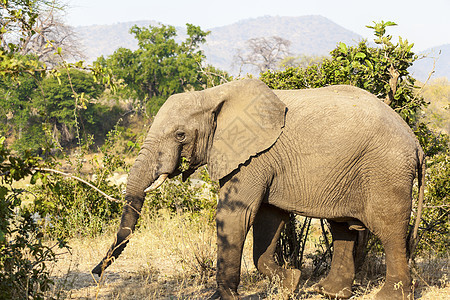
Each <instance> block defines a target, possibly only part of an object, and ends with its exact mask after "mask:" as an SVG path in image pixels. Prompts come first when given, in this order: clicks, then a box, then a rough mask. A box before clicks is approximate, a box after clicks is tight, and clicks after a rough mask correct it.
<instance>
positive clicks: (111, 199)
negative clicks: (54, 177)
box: [33, 168, 141, 215]
mask: <svg viewBox="0 0 450 300" xmlns="http://www.w3.org/2000/svg"><path fill="white" fill-rule="evenodd" d="M33 171H37V172H50V173H55V174H60V175H63V176H65V177H68V178H71V179H75V180H78V181H80V182H82V183H84V184H86V185H87V186H89V187H90V188H92V189H94V190H95V191H97V192H98V193H99V194H101V195H102V196H104V197H105V198H106V199H108V200H110V201H113V202H117V203H122V204H123V205H128V206H129V207H131V208H132V209H133V210H134V211H135V212H136V213H138V214H139V215H141V213H140V212H139V211H138V210H137V209H136V208H134V207H133V206H131V205H130V203H127V202H126V201H122V200H118V199H116V198H114V197H111V196H109V195H108V194H106V193H104V192H103V191H101V190H100V189H98V188H97V187H96V186H94V185H93V184H91V183H89V182H88V181H86V180H84V179H82V178H80V177H78V176H75V175H72V174H69V173H65V172H62V171H59V170H54V169H49V168H34V169H33Z"/></svg>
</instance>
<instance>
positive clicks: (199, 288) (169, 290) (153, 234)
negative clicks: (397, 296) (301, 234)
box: [52, 212, 450, 299]
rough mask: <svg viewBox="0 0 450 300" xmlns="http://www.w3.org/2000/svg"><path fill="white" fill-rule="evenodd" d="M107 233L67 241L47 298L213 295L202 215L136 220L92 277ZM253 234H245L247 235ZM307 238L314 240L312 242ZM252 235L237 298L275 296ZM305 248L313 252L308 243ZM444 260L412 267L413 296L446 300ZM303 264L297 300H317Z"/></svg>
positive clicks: (374, 274) (207, 228) (363, 288)
mask: <svg viewBox="0 0 450 300" xmlns="http://www.w3.org/2000/svg"><path fill="white" fill-rule="evenodd" d="M113 234H114V233H113V232H111V233H109V234H105V235H104V236H101V237H98V238H95V239H87V238H86V239H77V240H73V241H71V242H70V245H71V247H72V251H71V253H65V254H62V255H61V259H60V260H59V262H58V263H57V264H56V265H55V266H54V268H53V276H54V277H55V278H56V280H57V285H56V286H55V289H54V291H53V292H52V296H54V297H56V298H59V299H206V298H208V297H209V296H210V295H212V294H213V293H214V291H215V278H214V268H215V259H216V246H215V228H214V226H212V225H211V224H210V223H208V221H207V220H206V218H204V217H202V216H201V215H200V216H198V217H197V218H195V219H194V220H192V219H190V218H187V217H186V216H182V215H175V216H174V215H171V214H169V213H167V212H161V213H160V214H158V215H155V216H152V217H148V218H146V219H144V220H142V222H141V227H140V229H139V230H138V231H137V232H136V233H135V235H134V236H133V238H132V239H131V240H130V244H129V245H128V246H127V248H126V250H125V251H124V252H123V253H122V255H121V256H120V257H119V259H118V260H117V261H116V262H114V263H113V264H112V265H111V266H110V267H109V268H108V270H107V272H106V274H105V276H104V279H103V280H102V282H96V281H95V280H94V278H93V277H92V276H91V274H90V270H91V269H92V267H93V266H94V265H95V264H96V263H97V262H98V261H99V260H100V259H101V258H102V257H103V255H104V254H105V253H106V250H107V249H108V247H109V245H110V243H111V242H112V240H113ZM249 235H251V233H250V234H249ZM312 238H313V237H312ZM251 240H252V239H251V238H247V241H246V245H245V248H244V257H243V261H242V275H241V285H240V287H239V293H240V294H241V295H242V297H243V299H281V298H284V297H287V296H289V295H283V293H282V291H281V290H280V288H279V282H277V280H275V281H274V282H270V281H269V280H268V279H267V278H265V277H263V276H261V275H260V274H259V273H258V272H257V271H256V269H255V267H254V266H253V262H252V256H251V251H252V247H251ZM307 251H308V252H310V253H312V252H313V251H314V241H312V242H310V243H309V244H308V248H307ZM448 262H449V257H445V258H440V259H437V258H432V257H431V258H426V259H420V260H418V261H417V263H416V265H415V266H413V278H414V279H415V295H416V297H415V298H416V299H450V284H449V264H448ZM312 270H313V266H312V264H311V261H310V260H306V261H305V267H304V268H303V269H302V272H303V273H302V281H301V283H300V288H299V290H298V292H297V293H296V294H295V295H290V296H291V297H293V298H295V299H323V298H322V297H321V296H320V295H317V294H315V293H313V292H312V291H311V286H312V285H313V284H314V283H315V282H317V281H318V280H319V279H320V278H315V277H314V276H313V275H312ZM383 272H384V262H383V259H382V258H380V257H371V258H370V259H367V260H366V262H365V264H364V266H363V268H362V270H361V272H360V273H359V274H358V275H357V278H356V280H355V284H354V295H355V296H354V297H353V298H352V299H371V298H372V297H373V296H374V294H375V293H376V292H377V291H378V290H379V289H380V288H381V285H382V283H383V279H384V273H383Z"/></svg>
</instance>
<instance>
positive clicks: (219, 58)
mask: <svg viewBox="0 0 450 300" xmlns="http://www.w3.org/2000/svg"><path fill="white" fill-rule="evenodd" d="M135 24H137V25H138V26H148V25H150V24H151V25H156V24H158V23H157V22H156V21H137V22H127V23H117V24H113V25H93V26H83V27H77V28H75V30H76V31H77V33H78V35H79V37H80V38H81V40H82V43H83V45H84V47H85V53H86V56H87V61H88V62H92V61H94V60H95V59H96V58H97V57H98V56H100V55H110V54H112V53H113V52H114V51H115V50H116V49H117V48H119V47H126V48H130V49H136V48H137V43H136V41H135V40H134V38H133V36H132V35H131V34H129V30H130V28H131V27H132V26H133V25H135ZM203 29H204V30H206V28H203ZM177 30H178V32H180V34H181V35H184V34H185V32H184V30H185V28H177ZM208 30H211V34H210V35H209V36H208V37H207V44H206V45H205V46H204V47H203V48H204V50H205V54H206V57H207V60H208V62H209V63H211V64H213V65H214V66H217V67H219V68H222V69H224V70H228V71H231V66H232V63H233V57H234V55H235V54H236V51H237V50H238V49H242V48H244V47H245V42H246V41H247V40H248V39H250V38H255V37H270V36H280V37H282V38H284V39H287V40H289V41H291V43H292V44H291V48H290V50H291V52H292V53H293V54H317V55H321V54H327V53H328V52H329V51H330V50H332V49H333V48H334V47H335V46H336V43H338V42H345V43H349V44H354V43H355V42H357V41H359V40H360V39H361V37H360V36H359V35H357V34H355V33H353V32H351V31H349V30H347V29H345V28H343V27H341V26H339V25H337V24H336V23H333V22H332V21H330V20H329V19H327V18H324V17H322V16H303V17H269V16H266V17H259V18H255V19H246V20H242V21H239V22H237V23H234V24H231V25H227V26H222V27H216V28H212V29H208Z"/></svg>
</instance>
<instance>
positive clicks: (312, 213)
mask: <svg viewBox="0 0 450 300" xmlns="http://www.w3.org/2000/svg"><path fill="white" fill-rule="evenodd" d="M357 185H358V184H357V182H356V181H355V182H353V183H352V182H349V183H348V184H335V183H327V182H326V181H323V182H313V183H312V184H311V183H310V184H306V183H300V182H299V183H295V184H294V183H289V182H288V181H285V182H283V183H282V184H280V185H279V186H280V187H278V188H274V189H271V192H270V193H269V197H268V198H267V201H268V203H269V204H271V205H273V206H276V207H278V208H280V209H283V210H286V211H289V212H293V213H295V214H298V215H302V216H307V217H312V218H326V219H338V218H347V217H350V218H358V217H360V215H361V213H362V211H363V203H364V201H365V200H364V198H365V196H364V192H363V191H361V189H360V188H359V187H358V186H357Z"/></svg>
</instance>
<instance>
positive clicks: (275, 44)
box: [235, 36, 291, 72]
mask: <svg viewBox="0 0 450 300" xmlns="http://www.w3.org/2000/svg"><path fill="white" fill-rule="evenodd" d="M290 45H291V42H290V41H288V40H285V39H283V38H281V37H279V36H272V37H270V38H265V37H259V38H252V39H249V40H248V41H247V47H248V51H247V52H246V53H243V52H242V50H239V51H238V52H237V54H236V55H235V60H236V61H237V63H238V64H239V65H240V66H243V65H252V66H255V67H256V68H257V69H258V71H259V72H266V71H267V70H269V69H275V68H276V67H277V66H278V63H279V61H281V60H282V59H283V58H285V57H286V56H289V54H290V52H289V46H290Z"/></svg>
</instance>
